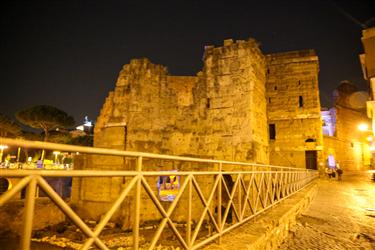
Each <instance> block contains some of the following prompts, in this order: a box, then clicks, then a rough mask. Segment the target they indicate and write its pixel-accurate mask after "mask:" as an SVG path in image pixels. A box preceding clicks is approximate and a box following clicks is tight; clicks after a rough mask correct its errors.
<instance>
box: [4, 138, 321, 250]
mask: <svg viewBox="0 0 375 250" xmlns="http://www.w3.org/2000/svg"><path fill="white" fill-rule="evenodd" d="M1 143H5V144H7V145H16V146H24V147H36V148H43V149H53V150H64V151H70V152H76V151H79V152H83V153H90V154H102V155H115V156H121V157H124V156H125V157H131V158H135V159H136V168H135V170H134V171H122V170H119V171H113V170H110V171H108V170H41V169H35V170H10V169H0V176H2V177H14V178H22V180H21V181H20V182H18V183H17V184H16V185H14V186H13V188H12V189H10V190H8V191H6V192H5V193H3V194H2V195H0V206H2V205H4V204H5V203H6V202H8V201H9V200H10V199H11V198H12V196H14V195H15V194H16V193H17V192H19V191H20V190H21V189H22V188H24V187H27V194H26V197H27V199H26V200H25V217H24V230H23V232H24V233H23V235H22V249H24V250H28V249H29V248H30V237H31V232H32V222H33V213H34V204H35V196H34V195H33V193H35V188H36V187H39V188H41V189H42V190H43V191H44V192H45V193H46V194H47V196H48V197H50V199H51V200H52V201H53V202H54V203H55V204H56V205H57V207H58V208H59V209H60V210H61V211H62V212H64V213H65V215H66V216H67V217H69V218H70V219H71V221H72V222H73V223H74V224H75V225H76V226H77V227H78V228H79V229H80V230H81V231H82V232H83V233H84V234H85V235H86V236H87V240H86V242H85V243H84V244H83V245H82V247H81V249H89V248H90V246H91V245H93V244H95V245H96V246H97V247H98V248H100V249H108V247H107V246H106V243H105V242H103V240H102V239H100V233H101V231H102V230H103V229H104V227H105V225H106V224H107V223H108V222H109V221H110V219H111V218H112V216H113V215H114V213H115V212H116V211H117V210H118V209H119V208H120V206H121V204H122V203H123V202H124V201H125V200H126V199H131V201H132V202H134V204H135V209H134V211H132V212H131V213H132V215H133V216H134V217H133V218H134V223H133V231H132V232H133V248H134V249H138V248H139V247H140V246H139V238H140V219H141V218H140V208H141V207H142V202H141V190H142V187H143V190H144V191H145V192H146V194H147V197H148V199H149V200H151V201H152V204H153V205H154V206H155V208H156V209H157V210H158V211H159V213H160V216H161V221H160V223H159V225H158V228H157V230H155V234H154V236H153V238H152V240H151V241H150V244H149V248H150V249H153V248H155V246H156V244H157V242H158V241H159V239H160V236H161V234H162V232H163V231H164V230H166V228H167V226H169V228H170V229H171V231H172V232H173V234H174V235H175V236H176V238H177V240H178V242H179V243H180V244H181V246H182V247H183V248H185V249H191V250H192V249H198V248H200V247H202V246H204V245H205V244H207V243H208V242H210V241H213V240H215V239H219V242H220V238H221V236H222V235H223V234H224V233H226V232H228V231H230V230H232V229H234V228H236V227H238V226H240V225H242V224H243V223H246V222H248V221H249V220H250V219H251V218H253V217H254V216H256V215H258V214H260V213H262V212H264V211H265V210H267V209H269V208H271V207H273V206H274V205H276V204H278V203H279V202H281V201H282V200H284V199H286V198H287V197H289V196H290V195H292V194H294V193H295V192H297V191H299V190H301V189H303V188H305V187H306V186H307V185H309V184H310V183H311V181H312V180H314V179H315V178H317V176H318V173H317V171H311V170H307V169H301V168H290V167H279V166H270V165H262V164H252V163H243V162H230V161H220V160H210V159H197V158H190V157H179V156H168V155H157V154H149V153H142V152H131V151H121V150H113V149H103V148H91V147H80V146H71V145H62V144H56V143H47V142H32V141H26V140H18V139H16V140H15V139H8V138H0V144H1ZM144 159H164V160H170V161H184V162H186V161H187V162H195V163H215V164H218V168H215V169H214V170H212V171H211V170H210V171H179V172H178V173H177V172H175V171H162V172H159V171H146V169H143V164H144V163H143V162H144ZM224 165H235V166H252V167H256V168H255V169H254V168H251V169H249V170H245V171H243V170H233V171H223V166H224ZM258 167H260V168H259V169H258ZM263 167H265V169H264V168H263ZM176 173H177V175H178V176H180V177H181V178H182V179H181V180H182V183H181V185H180V189H179V191H178V193H177V194H176V197H175V200H174V201H173V202H171V203H170V205H169V207H168V208H165V206H163V205H162V203H161V202H160V200H159V199H158V197H157V195H156V194H155V193H154V191H153V188H152V185H155V183H154V182H152V183H150V182H149V180H150V178H151V177H158V176H168V175H176ZM228 175H230V176H231V178H232V177H233V178H234V182H233V186H229V184H228V183H227V182H226V181H227V180H226V179H225V176H228ZM44 177H73V178H75V177H88V178H98V177H127V178H129V179H130V181H128V182H127V185H125V186H124V187H122V189H121V190H120V192H119V193H118V196H117V198H116V199H115V200H113V203H112V206H110V208H109V209H108V211H107V212H106V213H105V215H103V216H102V219H101V221H100V222H99V223H98V224H97V226H96V227H95V228H94V229H92V228H90V227H89V226H88V225H86V224H85V222H84V221H83V219H82V218H81V217H80V216H79V215H78V214H76V213H75V212H74V211H73V210H72V209H71V208H70V207H69V205H68V204H67V203H66V202H65V201H64V200H63V199H62V198H61V197H60V196H59V195H58V194H57V193H56V192H55V191H54V190H53V188H52V187H51V186H50V185H49V184H48V182H47V181H46V180H45V179H44ZM198 177H199V178H204V179H205V180H207V179H208V178H211V180H213V182H212V183H211V186H209V190H207V187H206V186H203V185H206V183H204V181H200V180H199V178H198ZM151 179H152V180H155V178H151ZM203 188H204V190H206V191H205V192H207V191H208V194H207V193H206V195H205V194H204V190H203ZM130 192H133V194H134V196H133V197H128V196H129V193H130ZM194 192H195V194H196V199H195V200H193V193H194ZM224 196H225V197H227V198H225V201H224V200H223V199H224V198H223V197H224ZM183 197H184V198H183ZM143 198H144V197H143ZM183 199H185V202H186V203H184V204H187V210H188V211H185V212H186V213H187V215H186V226H185V229H184V230H185V232H186V234H185V235H183V234H182V233H181V231H180V230H179V229H178V228H177V227H176V225H175V222H174V221H173V216H172V215H173V213H174V212H176V208H177V207H178V204H179V203H180V202H183ZM193 201H194V202H199V204H200V205H199V206H200V207H202V212H201V214H198V215H195V216H198V217H197V218H195V221H196V224H195V226H194V227H193V226H192V221H193V218H192V209H193V208H194V205H198V204H193ZM223 206H224V208H225V209H224V211H223V210H222V207H223ZM215 207H216V209H217V211H215V210H214V208H215ZM229 217H232V218H233V222H232V223H231V224H229V225H228V224H227V223H226V222H227V220H228V218H229ZM204 223H209V224H210V225H212V230H213V231H212V232H208V233H207V235H205V236H204V237H203V238H202V237H201V235H199V233H200V232H201V231H200V230H201V229H202V228H203V227H204Z"/></svg>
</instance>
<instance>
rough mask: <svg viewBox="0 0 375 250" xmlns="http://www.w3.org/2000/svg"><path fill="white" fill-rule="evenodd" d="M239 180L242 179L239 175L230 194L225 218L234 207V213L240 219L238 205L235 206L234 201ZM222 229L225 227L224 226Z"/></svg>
mask: <svg viewBox="0 0 375 250" xmlns="http://www.w3.org/2000/svg"><path fill="white" fill-rule="evenodd" d="M239 180H240V179H239V176H237V178H236V181H235V182H234V185H233V187H232V191H231V192H230V194H229V201H228V206H227V207H226V209H225V213H224V218H225V220H226V218H227V217H228V215H229V211H230V209H231V208H233V212H234V214H235V216H236V218H237V221H240V217H239V215H238V212H237V208H236V206H235V204H234V202H233V198H234V195H235V194H236V190H237V187H238V183H239ZM227 191H228V190H227ZM223 226H225V224H223ZM222 229H224V227H223V228H222Z"/></svg>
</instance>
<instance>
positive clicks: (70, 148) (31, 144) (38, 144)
mask: <svg viewBox="0 0 375 250" xmlns="http://www.w3.org/2000/svg"><path fill="white" fill-rule="evenodd" d="M0 144H5V145H12V146H22V147H28V148H39V149H49V150H61V151H67V152H80V153H88V154H100V155H113V156H127V157H144V158H151V159H162V160H163V159H164V160H175V161H189V162H201V163H222V164H226V165H237V166H256V167H271V168H275V167H276V168H282V169H300V168H294V167H285V166H271V165H265V164H258V163H248V162H233V161H224V160H212V159H201V158H193V157H183V156H173V155H163V154H153V153H144V152H136V151H124V150H116V149H108V148H93V147H85V146H74V145H67V144H58V143H51V142H43V141H27V140H22V139H11V138H5V137H0Z"/></svg>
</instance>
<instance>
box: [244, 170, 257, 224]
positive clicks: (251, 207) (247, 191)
mask: <svg viewBox="0 0 375 250" xmlns="http://www.w3.org/2000/svg"><path fill="white" fill-rule="evenodd" d="M253 181H254V174H251V177H250V181H249V185H248V187H247V188H246V190H245V194H246V197H245V200H246V202H244V204H245V205H244V209H243V211H242V217H243V216H244V214H245V211H246V203H247V204H248V206H249V208H250V211H251V213H253V214H254V213H255V212H254V210H253V205H252V204H251V200H252V199H250V198H249V195H250V190H251V187H252V185H253ZM244 185H245V183H244ZM251 194H253V193H251Z"/></svg>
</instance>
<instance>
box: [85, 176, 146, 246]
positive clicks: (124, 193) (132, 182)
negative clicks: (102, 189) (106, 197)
mask: <svg viewBox="0 0 375 250" xmlns="http://www.w3.org/2000/svg"><path fill="white" fill-rule="evenodd" d="M138 178H139V177H138V176H134V177H133V178H132V179H131V180H130V183H129V184H128V185H127V186H126V188H124V189H123V190H122V192H121V194H120V196H119V197H118V198H117V200H116V201H115V202H114V203H113V205H112V206H111V208H110V209H109V210H108V212H107V213H106V214H105V215H104V217H103V218H102V219H101V221H100V222H99V223H98V225H97V226H96V227H95V229H94V235H95V236H96V237H98V236H99V235H100V233H101V232H102V230H103V229H104V227H105V225H107V223H108V221H109V220H110V219H111V218H112V216H113V215H114V213H115V212H116V211H117V209H118V208H119V207H120V206H121V203H122V202H123V201H124V200H125V198H126V196H127V195H128V194H129V192H130V191H131V189H132V188H133V187H134V186H135V184H136V182H137V180H138ZM93 243H94V238H92V237H90V238H88V239H87V240H86V242H85V243H84V244H83V246H82V248H81V250H86V249H89V247H90V246H91V245H92V244H93Z"/></svg>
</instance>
